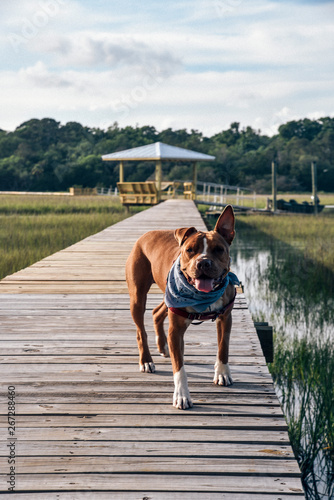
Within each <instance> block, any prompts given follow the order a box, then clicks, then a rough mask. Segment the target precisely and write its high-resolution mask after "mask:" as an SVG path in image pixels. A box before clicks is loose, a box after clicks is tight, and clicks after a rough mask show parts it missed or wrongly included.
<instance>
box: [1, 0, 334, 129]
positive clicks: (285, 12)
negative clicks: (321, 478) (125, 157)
mask: <svg viewBox="0 0 334 500" xmlns="http://www.w3.org/2000/svg"><path fill="white" fill-rule="evenodd" d="M0 48H1V50H0V110H1V112H0V129H3V130H7V131H10V130H14V129H15V128H16V127H18V126H19V125H20V124H21V123H23V122H24V121H27V120H29V119H31V118H46V117H47V118H54V119H55V120H57V121H59V122H61V123H62V124H65V123H67V122H69V121H77V122H80V123H82V124H83V125H85V126H88V127H98V128H101V129H107V128H108V127H109V126H111V125H112V124H113V123H114V122H118V124H119V125H120V126H121V127H124V126H127V125H131V126H144V125H152V126H154V127H155V128H156V129H157V130H158V131H161V130H164V129H166V128H169V127H170V128H172V129H174V130H176V129H187V130H189V131H190V130H191V129H195V130H198V131H200V132H202V133H203V134H204V135H206V136H208V137H210V136H212V135H214V134H216V133H218V132H220V131H222V130H226V129H228V128H229V126H230V124H231V123H233V122H239V123H240V125H241V127H246V126H251V127H253V128H254V129H256V130H261V132H262V133H264V134H268V135H273V134H275V133H276V132H277V130H278V127H279V126H280V125H281V124H282V123H286V122H287V121H290V120H295V119H301V118H311V119H317V118H320V117H323V116H331V117H333V116H334V0H326V1H325V0H289V1H288V0H192V1H191V2H190V1H189V0H168V2H167V1H164V2H162V1H161V0H160V1H158V0H146V1H145V2H139V1H138V0H137V1H135V0H122V1H121V0H81V1H79V0H37V1H36V0H10V2H9V1H4V0H2V1H1V3H0Z"/></svg>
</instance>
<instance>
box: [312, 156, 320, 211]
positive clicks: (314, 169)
mask: <svg viewBox="0 0 334 500" xmlns="http://www.w3.org/2000/svg"><path fill="white" fill-rule="evenodd" d="M311 168H312V195H313V205H314V215H318V193H317V184H318V181H317V164H316V162H315V161H312V165H311Z"/></svg>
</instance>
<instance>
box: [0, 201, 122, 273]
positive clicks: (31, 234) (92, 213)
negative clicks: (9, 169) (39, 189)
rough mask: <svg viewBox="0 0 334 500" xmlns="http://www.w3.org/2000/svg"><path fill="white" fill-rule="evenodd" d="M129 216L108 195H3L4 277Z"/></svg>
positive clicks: (0, 268)
mask: <svg viewBox="0 0 334 500" xmlns="http://www.w3.org/2000/svg"><path fill="white" fill-rule="evenodd" d="M127 216H128V214H127V213H126V211H125V209H124V208H123V207H122V205H121V204H120V203H119V202H118V201H117V200H113V199H112V198H111V197H107V196H101V197H97V196H96V197H93V196H91V197H69V196H64V197H59V196H57V197H53V196H32V195H24V196H20V195H3V196H0V279H1V278H3V277H5V276H7V275H9V274H12V273H14V272H16V271H18V270H19V269H22V268H24V267H27V266H30V265H31V264H33V263H34V262H37V261H39V260H41V259H42V258H44V257H46V256H47V255H50V254H52V253H54V252H57V251H58V250H61V249H63V248H66V247H68V246H69V245H72V244H73V243H76V242H77V241H80V240H81V239H83V238H86V237H87V236H89V235H91V234H94V233H96V232H98V231H101V230H102V229H104V228H106V227H108V226H110V225H112V224H115V223H116V222H119V221H120V220H122V219H124V218H125V217H127Z"/></svg>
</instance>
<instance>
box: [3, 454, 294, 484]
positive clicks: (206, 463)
mask: <svg viewBox="0 0 334 500" xmlns="http://www.w3.org/2000/svg"><path fill="white" fill-rule="evenodd" d="M130 453H131V452H130ZM18 461H19V474H20V475H21V474H34V473H36V471H38V474H53V473H59V472H62V473H66V474H73V473H74V474H83V473H86V474H87V473H89V474H92V473H94V472H95V473H112V474H123V473H130V474H133V473H144V474H145V473H147V472H150V474H153V473H156V474H158V473H162V474H177V473H178V472H179V471H180V469H182V472H183V473H184V474H221V473H222V471H223V473H224V475H226V474H231V473H232V474H234V475H239V474H249V475H254V474H261V473H262V471H263V469H266V471H267V472H266V473H267V474H268V475H281V474H282V475H284V477H285V478H286V477H296V476H297V475H298V467H297V466H296V463H295V460H294V459H292V460H289V459H284V458H280V459H279V460H278V459H276V458H260V459H256V458H253V457H248V458H247V459H244V458H240V457H238V458H237V459H233V458H232V457H229V458H220V457H208V458H206V457H205V456H203V457H199V458H198V457H194V456H192V457H191V458H190V457H187V456H183V454H182V450H180V453H179V455H176V456H173V457H164V456H158V457H147V456H145V455H139V456H135V457H133V456H131V455H125V456H124V454H122V455H117V456H114V452H113V449H112V448H111V449H110V450H109V456H106V455H104V456H103V455H102V456H101V455H95V456H93V457H92V456H88V457H87V456H76V457H73V456H62V457H52V456H50V454H48V456H47V460H46V457H45V456H40V457H36V456H28V457H25V456H22V455H21V454H20V458H19V459H18ZM6 465H8V462H7V457H4V458H1V457H0V468H1V470H4V469H5V467H6Z"/></svg>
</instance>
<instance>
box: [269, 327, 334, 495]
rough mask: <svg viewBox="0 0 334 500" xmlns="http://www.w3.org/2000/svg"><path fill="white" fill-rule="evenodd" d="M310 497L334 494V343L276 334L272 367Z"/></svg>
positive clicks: (306, 489) (305, 487)
mask: <svg viewBox="0 0 334 500" xmlns="http://www.w3.org/2000/svg"><path fill="white" fill-rule="evenodd" d="M270 371H271V373H272V375H273V378H274V381H275V383H276V385H277V387H278V388H279V396H280V400H281V403H282V406H283V411H284V414H285V417H286V419H287V422H288V427H289V436H290V439H291V443H292V446H293V449H294V452H295V455H296V458H297V460H298V462H299V465H300V469H301V473H302V481H303V486H304V490H305V494H306V498H307V499H308V500H313V499H315V500H318V499H323V498H333V495H334V385H333V380H334V357H333V343H332V342H330V341H328V340H327V341H325V340H321V339H314V338H310V339H305V338H303V339H297V338H295V339H294V340H292V341H290V340H288V339H287V338H286V337H285V336H284V334H282V333H281V334H280V335H276V341H275V359H274V363H272V364H271V366H270Z"/></svg>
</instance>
